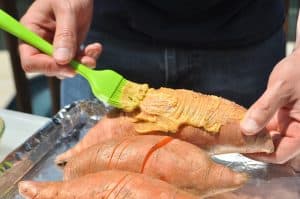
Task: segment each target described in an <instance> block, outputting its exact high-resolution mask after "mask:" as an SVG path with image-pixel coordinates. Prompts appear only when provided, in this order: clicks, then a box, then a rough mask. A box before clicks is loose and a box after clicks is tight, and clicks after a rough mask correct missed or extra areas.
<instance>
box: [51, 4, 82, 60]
mask: <svg viewBox="0 0 300 199" xmlns="http://www.w3.org/2000/svg"><path fill="white" fill-rule="evenodd" d="M55 6H56V7H55V8H54V9H53V10H54V12H55V13H54V14H55V17H56V31H55V35H54V40H53V47H54V53H53V57H54V59H55V61H56V62H57V63H58V64H60V65H65V64H68V63H69V62H70V61H71V60H72V58H74V57H75V55H76V52H77V47H78V43H77V27H76V16H75V13H74V12H73V11H72V6H71V5H70V2H69V1H65V3H59V4H55Z"/></svg>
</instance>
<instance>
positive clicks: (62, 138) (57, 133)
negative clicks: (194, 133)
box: [0, 100, 300, 199]
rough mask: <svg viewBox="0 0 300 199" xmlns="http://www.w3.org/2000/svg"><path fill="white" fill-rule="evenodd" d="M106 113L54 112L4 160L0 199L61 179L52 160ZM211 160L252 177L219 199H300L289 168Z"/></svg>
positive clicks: (77, 106)
mask: <svg viewBox="0 0 300 199" xmlns="http://www.w3.org/2000/svg"><path fill="white" fill-rule="evenodd" d="M109 110H110V107H108V106H106V105H104V104H102V103H101V102H99V101H97V100H91V101H80V102H75V103H73V104H71V105H69V106H67V107H65V108H64V109H62V110H61V111H60V112H59V113H57V115H55V116H54V117H53V119H52V121H51V122H50V123H48V124H47V125H46V126H45V127H43V128H42V129H40V130H39V131H38V132H37V133H35V134H34V135H33V136H32V137H31V138H30V139H28V140H27V141H26V142H25V143H24V144H23V145H22V146H20V147H19V148H17V149H16V150H15V151H14V152H12V153H11V154H10V155H9V156H8V157H7V158H6V159H5V161H10V162H12V163H13V165H14V166H13V167H12V168H10V169H8V170H7V171H6V172H5V173H4V175H2V176H0V198H1V199H2V198H3V199H6V198H7V199H16V198H18V199H19V198H22V197H21V196H19V195H18V192H17V182H18V181H19V180H20V179H27V180H36V181H59V180H61V179H62V171H61V169H60V168H59V167H57V166H56V165H55V164H54V159H55V157H56V156H57V155H58V154H60V153H62V152H64V151H66V150H67V149H69V148H71V147H72V146H73V145H74V144H75V143H76V142H77V141H78V140H79V139H80V138H81V137H82V136H84V135H85V133H86V132H87V131H88V130H89V129H90V128H91V127H92V126H93V125H94V124H95V123H96V122H97V121H98V120H99V119H101V117H102V116H103V115H104V114H105V113H107V112H108V111H109ZM212 158H213V159H214V160H215V161H216V162H219V163H222V164H224V165H226V166H229V167H231V168H232V169H234V170H236V171H243V172H247V173H248V174H249V175H250V176H251V178H250V180H249V182H248V183H247V184H246V185H245V186H243V187H242V188H241V189H239V190H237V191H234V192H232V193H229V194H224V195H220V196H219V197H218V199H229V198H230V199H235V198H236V199H250V198H251V199H252V198H254V199H279V198H280V199H282V198H284V199H300V174H299V173H297V172H295V171H294V170H293V169H292V168H291V167H289V166H278V165H277V166H276V165H269V164H266V163H263V162H258V161H254V160H251V159H248V158H246V157H245V156H242V155H240V154H225V155H216V156H213V157H212Z"/></svg>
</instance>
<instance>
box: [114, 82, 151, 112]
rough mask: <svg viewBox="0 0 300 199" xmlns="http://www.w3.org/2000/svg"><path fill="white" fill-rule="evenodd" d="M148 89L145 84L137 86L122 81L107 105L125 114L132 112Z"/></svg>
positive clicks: (133, 83)
mask: <svg viewBox="0 0 300 199" xmlns="http://www.w3.org/2000/svg"><path fill="white" fill-rule="evenodd" d="M148 89H149V87H148V85H147V84H137V83H135V82H131V81H128V80H126V79H123V80H122V81H121V82H120V84H119V86H118V88H117V89H116V91H115V92H114V94H113V95H112V97H111V98H110V100H109V103H110V104H111V105H112V106H115V107H118V108H120V109H123V110H124V111H126V112H130V111H133V110H134V109H135V108H137V107H138V105H139V104H140V102H141V101H142V100H143V99H144V97H145V95H146V93H147V91H148Z"/></svg>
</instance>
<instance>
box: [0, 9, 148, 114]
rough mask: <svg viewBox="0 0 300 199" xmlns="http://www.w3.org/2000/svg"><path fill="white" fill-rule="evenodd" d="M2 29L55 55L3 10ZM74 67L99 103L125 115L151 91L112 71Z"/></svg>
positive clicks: (39, 38) (37, 37)
mask: <svg viewBox="0 0 300 199" xmlns="http://www.w3.org/2000/svg"><path fill="white" fill-rule="evenodd" d="M0 28H1V29H3V30H5V31H7V32H9V33H10V34H12V35H14V36H16V37H17V38H19V39H21V40H23V41H24V42H26V43H28V44H30V45H32V46H34V47H35V48H37V49H39V50H40V51H41V52H44V53H46V54H48V55H52V53H53V46H52V45H51V44H50V43H49V42H47V41H46V40H44V39H42V38H41V37H40V36H38V35H37V34H35V33H34V32H32V31H30V30H29V29H27V28H26V27H25V26H23V25H22V24H20V23H19V22H18V21H17V20H15V19H14V18H13V17H11V16H10V15H8V14H7V13H6V12H4V11H3V10H1V9H0ZM70 65H71V66H72V67H73V68H74V70H75V72H76V73H78V74H80V75H82V76H83V77H84V78H85V79H86V80H87V81H88V82H89V84H90V86H91V88H92V91H93V94H94V95H95V96H96V97H97V98H98V99H100V100H101V101H103V102H106V103H108V104H110V105H111V106H114V107H117V108H121V109H123V110H125V111H132V110H133V109H135V108H136V107H137V106H138V105H139V102H140V101H141V100H142V99H143V98H144V96H145V94H146V92H147V90H148V85H147V84H137V83H134V82H131V81H128V80H126V79H125V78H124V77H123V76H121V75H120V74H118V73H116V72H115V71H112V70H98V71H96V70H92V69H90V68H88V67H87V66H85V65H83V64H81V63H79V62H78V61H75V60H72V61H71V63H70Z"/></svg>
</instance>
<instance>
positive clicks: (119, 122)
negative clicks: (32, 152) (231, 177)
mask: <svg viewBox="0 0 300 199" xmlns="http://www.w3.org/2000/svg"><path fill="white" fill-rule="evenodd" d="M148 134H156V135H159V134H160V135H169V136H172V137H175V138H179V139H181V140H184V141H187V142H189V143H192V144H195V145H197V146H199V147H201V148H203V149H205V150H207V151H208V152H209V153H211V154H221V153H230V152H237V153H256V152H266V153H270V152H273V150H274V145H273V142H272V140H271V138H270V136H269V134H266V133H265V132H261V133H260V134H258V135H256V136H245V135H243V133H242V132H241V130H240V127H239V123H237V122H236V123H228V124H227V125H224V126H222V127H221V128H220V132H219V133H216V134H211V133H208V132H206V131H205V130H204V129H202V128H196V127H192V126H182V127H181V128H180V129H179V130H178V132H177V133H175V134H173V133H164V132H157V131H153V132H149V133H148ZM135 135H139V133H138V132H137V131H136V130H135V128H134V121H133V120H132V118H130V117H128V116H127V115H125V114H124V113H122V112H121V113H119V112H111V113H109V114H108V115H107V116H105V117H103V118H102V119H101V120H100V121H99V122H98V123H97V124H96V125H95V126H94V127H93V128H91V129H90V131H89V132H88V133H87V134H86V135H85V136H84V137H83V139H82V140H81V141H80V142H79V143H77V144H76V145H75V146H74V147H73V148H71V149H69V150H68V151H67V152H65V153H63V154H61V155H59V156H58V157H57V158H56V163H58V164H61V163H63V162H65V161H66V160H67V159H69V158H70V157H72V156H73V155H75V154H77V153H79V152H80V151H82V150H84V149H86V148H88V147H90V146H92V145H94V144H97V143H101V142H104V141H106V140H109V139H112V138H114V139H119V138H122V137H127V136H135Z"/></svg>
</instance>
